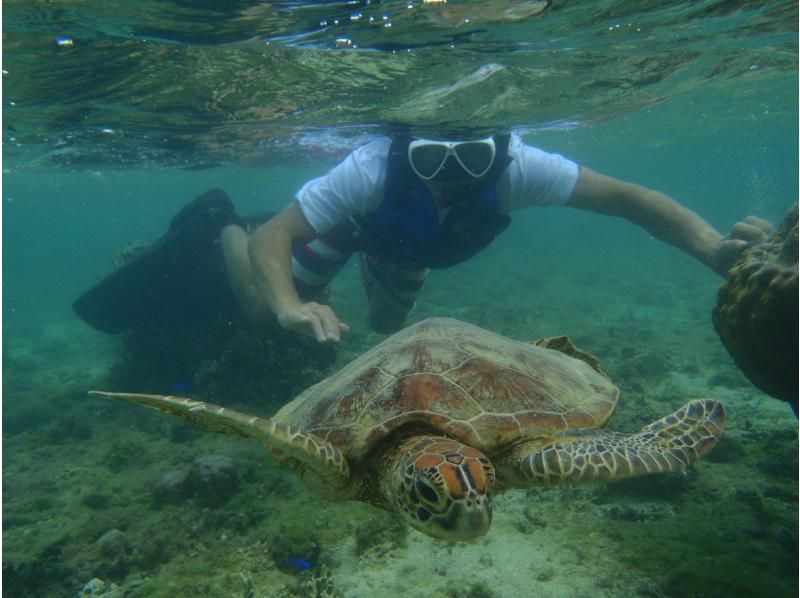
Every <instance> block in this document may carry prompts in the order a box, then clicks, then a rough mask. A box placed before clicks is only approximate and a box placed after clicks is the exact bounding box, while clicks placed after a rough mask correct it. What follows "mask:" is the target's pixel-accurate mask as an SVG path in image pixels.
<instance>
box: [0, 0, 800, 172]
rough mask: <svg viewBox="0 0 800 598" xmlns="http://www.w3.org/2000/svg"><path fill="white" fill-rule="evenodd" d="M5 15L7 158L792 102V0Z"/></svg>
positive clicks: (556, 0) (219, 146)
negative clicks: (659, 106)
mask: <svg viewBox="0 0 800 598" xmlns="http://www.w3.org/2000/svg"><path fill="white" fill-rule="evenodd" d="M3 16H4V34H3V43H4V56H3V58H4V61H3V67H4V70H3V84H4V85H3V98H4V102H5V105H4V141H5V143H4V150H5V157H6V159H7V160H9V159H10V162H11V163H12V164H13V166H14V167H16V168H23V167H26V166H39V165H42V164H56V165H65V166H73V167H91V168H103V167H111V166H118V165H121V166H134V167H143V166H161V165H171V166H175V165H177V166H182V167H187V168H202V167H204V166H209V165H215V164H252V163H264V162H272V163H275V162H286V161H289V160H291V161H296V160H297V159H298V158H299V157H303V156H312V157H313V156H315V155H319V154H320V153H335V152H337V150H340V149H341V148H343V147H349V146H352V145H353V144H354V143H356V142H358V141H359V140H360V139H362V138H363V136H365V135H371V134H375V133H378V132H381V131H385V130H387V129H390V128H392V127H396V126H399V125H411V126H413V127H416V128H418V129H419V130H420V131H425V130H437V129H443V128H445V129H454V128H475V129H485V128H523V129H524V128H532V129H536V128H543V127H575V126H584V125H587V124H590V123H592V122H595V121H598V120H607V119H614V118H619V117H621V116H624V115H625V114H628V113H630V112H631V111H636V110H638V109H641V108H642V107H646V106H649V105H652V104H655V103H657V102H661V101H663V100H666V99H669V98H674V97H679V96H682V95H687V94H692V93H694V92H696V91H697V90H698V89H702V90H703V91H704V92H706V94H707V97H713V98H716V99H717V100H719V101H722V102H725V101H727V102H747V101H748V93H749V91H750V90H753V89H754V88H757V89H759V90H761V91H763V90H764V89H772V90H773V95H774V96H776V98H777V100H778V102H777V104H778V107H777V109H786V110H796V91H797V89H796V88H797V84H796V71H797V33H796V32H797V18H798V8H797V2H795V1H794V0H792V1H772V2H766V1H751V2H746V1H731V0H727V1H725V0H723V1H701V2H698V1H692V2H654V1H643V0H629V1H620V0H617V1H612V0H605V1H596V2H575V1H560V0H552V1H546V2H545V1H540V0H499V1H496V2H474V1H460V2H459V1H456V0H451V1H450V2H449V3H443V2H423V1H422V0H413V1H408V2H406V1H402V2H398V1H394V0H387V1H384V2H376V1H372V2H370V1H367V2H365V1H352V2H324V1H323V2H291V1H275V2H257V1H252V0H250V1H247V0H239V1H231V2H224V3H223V2H216V1H211V0H208V1H199V0H197V1H194V2H177V1H176V2H165V1H157V0H150V1H146V2H116V1H114V2H110V1H108V0H102V1H99V0H69V1H65V0H58V1H55V0H6V1H5V2H4V6H3ZM768 95H769V94H768ZM782 99H783V100H786V102H785V103H781V102H780V100H782ZM780 106H784V108H780ZM771 109H772V110H775V109H776V106H775V105H773V106H771ZM309 147H310V148H311V149H312V150H313V151H311V152H309V151H308V149H309Z"/></svg>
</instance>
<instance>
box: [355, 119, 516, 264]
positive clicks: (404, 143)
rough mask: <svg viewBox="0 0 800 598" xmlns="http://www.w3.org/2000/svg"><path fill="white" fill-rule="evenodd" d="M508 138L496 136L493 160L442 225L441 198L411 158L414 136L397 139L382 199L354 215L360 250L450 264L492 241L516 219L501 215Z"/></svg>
mask: <svg viewBox="0 0 800 598" xmlns="http://www.w3.org/2000/svg"><path fill="white" fill-rule="evenodd" d="M509 139H510V135H508V134H504V135H495V136H494V141H495V152H496V156H497V157H496V158H495V161H494V164H493V165H492V167H491V168H490V169H489V172H488V173H487V174H486V176H484V177H483V178H482V179H481V180H480V181H478V182H477V183H476V184H474V185H470V186H469V187H467V188H466V189H464V190H463V192H464V194H465V195H466V196H465V197H459V198H457V199H458V202H457V203H455V204H454V205H453V207H452V208H450V210H449V212H448V213H447V215H446V216H445V218H444V220H443V221H442V223H441V224H440V223H439V214H438V210H437V207H436V199H435V198H434V196H433V194H432V193H431V192H430V191H428V188H427V187H426V186H425V184H424V183H423V182H422V180H421V179H420V178H419V177H418V176H417V175H416V174H415V173H414V171H413V170H412V168H411V165H410V164H409V162H408V144H409V143H410V141H411V139H410V137H409V136H407V135H403V136H400V137H396V138H395V139H393V140H392V144H391V146H390V148H389V163H388V170H387V172H386V184H385V189H384V200H383V202H382V203H381V205H380V206H379V207H378V209H377V210H375V211H374V212H371V213H370V214H367V215H366V216H363V217H353V218H351V220H352V222H353V223H354V224H355V226H356V228H357V229H358V231H359V234H358V244H359V249H360V250H362V251H364V252H366V253H367V254H369V255H374V256H376V257H381V258H389V259H393V260H400V261H406V262H412V263H415V264H419V265H421V266H425V267H428V268H448V267H450V266H454V265H456V264H459V263H461V262H463V261H464V260H466V259H468V258H470V257H472V256H473V255H475V254H476V253H478V252H479V251H480V250H481V249H483V248H484V247H486V246H487V245H489V243H491V242H492V241H493V240H494V238H495V237H497V235H499V234H500V233H501V232H503V231H504V230H505V229H506V228H508V225H509V224H510V223H511V218H510V217H509V216H508V215H507V214H502V213H500V202H499V198H498V195H497V188H496V183H497V181H498V179H499V178H500V176H501V175H502V174H503V172H504V171H505V169H506V168H508V165H509V164H510V163H511V158H510V157H509V155H508V144H509Z"/></svg>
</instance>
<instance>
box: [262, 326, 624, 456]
mask: <svg viewBox="0 0 800 598" xmlns="http://www.w3.org/2000/svg"><path fill="white" fill-rule="evenodd" d="M618 395H619V390H618V389H617V387H616V386H614V385H613V384H612V383H611V381H610V380H609V379H608V378H607V377H606V376H605V375H603V374H602V373H600V372H598V371H596V370H595V369H593V368H592V367H591V366H590V365H589V364H587V363H586V362H584V361H582V360H580V359H576V358H574V357H570V356H568V355H566V354H565V353H562V352H560V351H556V350H552V349H546V348H543V347H538V346H535V345H533V344H531V343H525V342H520V341H515V340H511V339H508V338H506V337H503V336H500V335H498V334H494V333H492V332H489V331H487V330H484V329H482V328H479V327H477V326H473V325H471V324H466V323H464V322H460V321H458V320H453V319H449V318H432V319H428V320H424V321H422V322H419V323H418V324H415V325H413V326H410V327H408V328H406V329H404V330H401V331H400V332H398V333H397V334H395V335H393V336H391V337H389V338H388V339H386V340H385V341H383V342H382V343H380V344H379V345H377V346H376V347H374V348H373V349H371V350H370V351H368V352H367V353H365V354H364V355H362V356H361V357H359V358H357V359H356V360H354V361H352V362H351V363H350V364H348V365H347V366H345V367H344V368H342V369H341V370H340V371H338V372H337V373H335V374H333V375H332V376H330V377H329V378H326V379H325V380H323V381H322V382H319V383H318V384H316V385H314V386H312V387H311V388H309V389H308V390H306V391H304V392H303V393H301V394H300V395H299V396H298V397H297V398H296V399H294V400H293V401H292V402H291V403H289V404H287V405H285V406H284V407H283V408H282V409H281V410H280V411H279V412H278V413H277V414H276V415H275V417H274V418H273V419H275V420H276V421H279V422H283V423H289V424H294V425H296V426H299V427H300V428H301V429H303V430H305V431H307V432H312V433H314V434H317V435H318V436H321V437H323V438H325V439H327V440H328V441H330V442H331V443H333V444H334V445H335V446H337V447H338V448H339V449H340V450H341V451H342V452H343V453H344V454H345V456H347V457H348V458H349V459H359V458H361V457H363V456H364V455H366V454H367V453H369V452H370V451H371V450H372V449H373V448H374V447H376V446H377V445H378V444H379V443H381V442H382V441H383V440H384V439H386V437H387V436H389V435H392V436H394V435H395V434H404V433H405V434H412V433H420V432H422V433H434V434H442V435H445V436H449V437H451V438H456V439H458V440H460V441H462V442H464V443H466V444H468V445H470V446H473V447H475V448H478V449H480V450H482V451H484V452H486V453H487V454H492V453H496V452H498V451H502V450H503V449H504V448H505V447H508V446H509V445H512V444H515V443H516V442H517V441H518V440H520V439H523V438H532V437H537V436H549V435H552V434H558V433H560V432H562V431H564V430H566V429H567V428H597V427H600V426H602V425H603V424H604V423H605V422H606V420H607V419H608V418H609V416H610V415H611V413H612V412H613V411H614V407H615V406H616V403H617V398H618Z"/></svg>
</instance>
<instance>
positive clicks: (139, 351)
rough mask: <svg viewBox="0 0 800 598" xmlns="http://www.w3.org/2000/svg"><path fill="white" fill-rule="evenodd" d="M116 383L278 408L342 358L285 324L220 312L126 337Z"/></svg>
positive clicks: (113, 384)
mask: <svg viewBox="0 0 800 598" xmlns="http://www.w3.org/2000/svg"><path fill="white" fill-rule="evenodd" d="M121 340H122V345H123V351H122V355H121V358H120V359H119V360H118V361H117V363H116V364H115V365H114V366H113V367H112V370H111V373H110V375H109V379H108V381H109V385H110V387H112V388H117V389H125V390H130V389H132V388H135V389H137V390H139V391H142V392H157V393H170V394H175V395H191V396H194V397H198V398H206V399H209V400H212V399H213V400H217V401H219V400H221V398H222V397H224V398H225V402H226V403H228V404H229V403H230V402H232V401H235V402H242V403H249V404H256V405H259V406H260V407H261V408H267V410H276V409H277V408H279V407H280V406H281V405H283V404H284V403H286V402H288V401H289V400H291V399H292V398H294V396H295V395H296V394H298V393H299V392H300V391H302V390H304V389H305V388H307V387H308V386H310V385H311V384H313V383H314V382H317V381H318V380H320V379H322V378H323V377H324V375H325V372H326V370H327V369H328V368H329V367H330V366H331V364H332V363H333V362H334V360H335V358H336V350H335V349H334V348H333V347H331V346H327V345H320V344H319V343H317V342H315V341H313V340H310V339H306V338H304V337H301V336H300V335H298V334H296V333H291V332H287V331H285V330H283V329H282V328H280V327H279V326H277V325H275V326H271V327H269V328H267V329H259V330H256V329H253V328H252V327H249V326H247V325H246V324H244V323H243V322H240V321H238V320H232V321H231V320H227V319H218V320H213V321H210V322H209V321H203V322H197V323H194V324H181V325H180V326H176V327H175V328H170V329H142V330H136V331H133V332H129V333H126V334H124V335H123V336H122V337H121Z"/></svg>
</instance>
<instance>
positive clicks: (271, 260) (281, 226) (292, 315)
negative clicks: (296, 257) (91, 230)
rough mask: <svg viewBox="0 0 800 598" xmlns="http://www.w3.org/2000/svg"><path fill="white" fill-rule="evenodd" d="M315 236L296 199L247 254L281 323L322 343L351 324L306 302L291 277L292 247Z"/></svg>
mask: <svg viewBox="0 0 800 598" xmlns="http://www.w3.org/2000/svg"><path fill="white" fill-rule="evenodd" d="M315 236H316V232H315V231H314V229H313V228H312V227H311V225H310V224H309V222H308V220H307V219H306V217H305V216H304V215H303V212H302V211H301V210H300V206H299V205H298V203H297V201H293V202H292V203H291V204H289V206H287V207H286V208H284V209H283V210H282V211H281V212H279V213H278V214H277V215H276V216H275V217H274V218H272V219H271V220H269V221H267V222H265V223H264V224H263V225H262V226H261V227H259V228H258V229H257V230H256V231H255V232H254V233H253V236H252V237H251V238H250V242H249V244H248V255H249V256H250V264H251V267H252V272H253V280H254V282H255V285H256V288H257V289H258V291H259V292H260V294H261V295H262V297H263V298H264V300H265V301H266V303H267V305H268V306H269V308H270V309H271V310H272V311H273V313H274V314H275V315H276V316H277V317H278V322H279V323H280V325H281V326H283V327H284V328H286V329H288V330H295V331H297V332H301V333H304V334H308V335H310V336H313V337H315V338H316V339H317V341H319V342H321V343H324V342H338V341H339V338H340V335H341V333H342V332H347V331H348V330H349V328H348V326H347V325H346V324H344V323H343V322H340V321H339V319H338V318H337V317H336V314H334V312H333V310H332V309H331V308H330V307H328V306H327V305H322V304H320V303H316V302H313V301H310V302H307V303H304V302H303V301H302V300H301V299H300V297H299V295H298V294H297V289H296V288H295V286H294V281H293V279H292V247H293V246H294V245H301V244H303V243H307V242H308V241H310V240H312V239H313V238H314V237H315Z"/></svg>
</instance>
